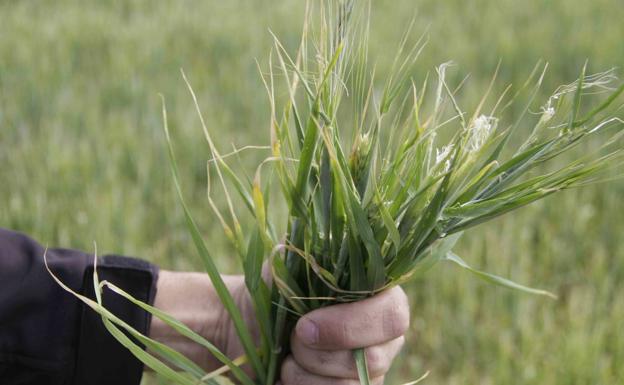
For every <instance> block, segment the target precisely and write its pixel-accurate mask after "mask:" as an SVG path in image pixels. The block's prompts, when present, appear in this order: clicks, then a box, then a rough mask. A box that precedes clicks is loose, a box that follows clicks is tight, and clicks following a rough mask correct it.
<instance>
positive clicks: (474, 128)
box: [81, 1, 624, 385]
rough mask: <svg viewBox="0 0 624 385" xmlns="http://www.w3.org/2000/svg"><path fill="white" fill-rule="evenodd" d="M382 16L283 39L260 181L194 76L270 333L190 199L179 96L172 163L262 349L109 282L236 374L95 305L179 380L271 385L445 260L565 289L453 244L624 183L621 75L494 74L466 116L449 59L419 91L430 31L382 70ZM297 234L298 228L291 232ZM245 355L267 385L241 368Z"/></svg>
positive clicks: (357, 12) (313, 15)
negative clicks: (320, 327) (329, 322)
mask: <svg viewBox="0 0 624 385" xmlns="http://www.w3.org/2000/svg"><path fill="white" fill-rule="evenodd" d="M371 8H372V6H371V5H370V4H366V5H363V4H361V3H360V2H357V3H356V2H349V1H347V2H338V1H329V2H319V3H316V2H315V3H314V4H309V5H308V6H307V8H306V15H305V19H304V26H303V32H302V36H301V40H300V44H299V46H298V48H297V49H296V50H294V51H291V50H289V49H287V48H286V47H285V46H284V45H283V44H282V43H281V41H280V40H279V39H278V38H277V37H275V36H273V39H274V48H273V50H272V52H271V56H270V59H269V64H268V69H264V70H263V69H261V70H260V73H261V76H262V80H263V83H264V86H265V88H266V91H267V94H268V100H269V105H270V121H269V129H268V133H269V138H270V143H269V146H268V148H267V149H265V151H268V152H269V153H268V154H267V156H266V159H265V160H264V161H262V162H261V163H260V165H259V166H258V167H257V169H256V171H255V173H254V174H253V176H247V174H245V173H239V172H237V171H236V169H235V168H234V167H233V166H232V165H231V164H230V162H229V159H230V155H232V154H226V155H223V154H221V152H220V151H219V149H218V148H217V146H216V145H215V143H214V141H213V138H212V135H213V134H214V133H213V132H211V130H210V129H209V122H206V121H205V120H204V117H203V115H202V113H201V110H200V101H199V100H198V99H197V97H196V95H195V93H194V91H193V89H192V87H191V85H190V81H189V80H188V79H187V77H186V75H185V74H184V73H183V74H182V75H183V78H184V81H185V82H186V84H187V86H188V89H189V91H190V94H191V97H192V99H193V102H194V104H195V106H196V108H197V112H198V114H199V117H200V121H201V126H202V129H203V133H204V136H205V139H206V141H207V143H208V148H209V152H210V159H209V161H208V165H207V170H208V179H209V183H210V180H211V179H212V178H211V177H212V176H216V179H217V180H218V183H219V185H220V188H221V189H222V191H224V196H225V200H226V206H227V207H226V209H225V210H221V209H220V206H219V204H217V202H216V201H215V194H216V193H215V192H214V189H212V188H209V194H208V202H209V205H210V207H211V209H212V211H213V213H214V217H215V220H218V221H219V223H220V224H221V226H222V228H223V231H224V234H225V235H226V237H227V238H228V240H229V241H230V242H231V244H232V245H233V247H234V249H235V250H236V253H237V255H238V258H239V259H240V262H241V265H242V266H243V272H244V275H245V283H246V285H247V288H248V290H249V293H250V295H251V299H252V302H253V305H254V310H255V314H256V318H257V321H258V325H259V327H260V340H259V341H254V340H253V338H252V336H251V332H250V331H249V330H248V329H247V327H246V325H245V323H244V322H243V319H242V316H241V314H240V311H239V310H238V309H237V308H236V306H235V304H234V301H233V299H232V297H231V295H230V293H229V292H228V291H227V289H226V287H225V284H224V283H223V281H222V280H221V277H220V275H219V271H218V269H217V267H216V265H215V259H214V256H213V255H212V254H211V253H210V251H209V250H208V248H207V247H206V245H205V244H204V242H203V239H202V235H201V231H200V230H199V229H198V227H197V225H196V224H195V222H194V220H193V217H192V215H191V214H192V213H191V211H190V210H189V208H188V207H187V205H186V203H185V201H184V197H183V191H182V187H181V181H180V178H179V177H178V172H177V167H178V166H177V164H176V158H175V153H174V148H173V143H172V140H171V138H170V136H169V128H168V127H167V115H166V109H165V107H164V98H163V119H164V124H165V133H166V139H167V143H168V145H169V155H170V166H171V170H172V173H173V176H174V178H173V179H174V182H175V186H176V189H177V192H178V193H179V197H180V201H181V203H182V207H183V210H184V214H185V218H186V222H187V224H188V229H189V231H190V234H191V236H192V239H193V242H194V243H195V245H196V247H197V250H198V254H199V256H200V257H201V259H202V261H203V263H204V265H205V268H206V272H207V273H208V275H209V276H210V278H211V280H212V282H213V284H214V286H215V289H216V290H217V292H218V294H219V296H220V299H221V301H222V303H223V305H224V307H225V309H226V310H227V311H228V312H229V314H230V316H231V319H232V321H233V324H234V328H235V329H236V331H237V333H238V336H239V338H240V340H241V343H242V345H243V347H244V349H245V353H246V354H245V356H244V357H243V358H241V359H238V360H232V359H230V358H228V357H226V356H225V355H224V354H223V353H221V352H219V351H218V349H217V348H216V347H215V346H213V345H212V344H211V343H210V342H209V341H206V340H204V339H203V338H202V337H200V336H198V335H196V334H195V333H193V332H192V331H191V330H190V329H189V328H187V327H186V326H185V325H183V324H182V323H180V322H178V321H176V320H175V319H173V318H172V317H171V316H169V315H167V314H164V313H163V312H161V311H159V310H158V309H156V308H154V307H152V306H149V305H147V304H145V303H142V302H140V301H137V300H136V299H134V298H132V297H131V296H129V295H128V294H127V293H125V292H124V291H123V290H122V289H121V288H118V287H116V286H114V285H112V284H110V283H108V282H99V281H98V279H97V275H95V276H94V286H95V287H96V293H100V292H101V290H102V289H103V288H104V287H108V288H109V289H111V290H113V291H115V292H116V293H118V294H120V295H122V296H124V297H126V298H127V299H129V300H130V301H132V302H134V303H135V304H136V305H137V306H140V307H142V308H143V309H145V310H146V311H148V312H150V313H151V314H152V315H153V316H154V317H158V318H160V319H161V320H163V321H164V322H165V323H167V324H168V325H170V326H171V327H173V328H174V329H175V330H176V331H178V332H180V333H181V334H183V335H185V336H187V337H188V338H190V339H191V340H193V341H195V342H197V343H199V344H201V345H202V346H204V347H205V348H206V349H208V350H209V351H210V352H211V353H212V354H214V355H215V356H216V357H217V358H218V359H219V360H220V361H221V362H222V363H223V365H224V369H222V370H219V371H217V372H213V373H205V372H204V371H203V370H202V369H201V368H199V367H198V366H197V365H195V364H194V363H193V362H191V361H190V360H188V359H187V358H185V357H184V356H183V355H181V354H180V353H178V352H176V351H174V350H172V349H171V348H168V347H167V346H165V345H163V344H160V343H158V342H156V341H153V340H151V339H149V338H147V337H146V336H143V335H140V334H139V333H138V332H136V331H135V330H133V329H132V328H131V327H130V326H129V325H127V324H124V323H123V322H122V321H121V320H120V319H118V318H116V317H115V316H114V315H113V314H111V313H110V312H108V311H107V310H106V309H105V308H104V307H103V306H102V304H101V300H100V296H99V295H98V297H97V298H96V301H93V300H89V299H88V298H84V297H81V299H82V300H83V301H84V302H86V303H87V305H88V306H90V307H91V308H93V309H94V310H95V311H97V312H99V313H100V314H101V315H102V318H103V320H104V322H105V325H106V327H107V328H108V330H109V331H110V332H111V333H112V334H113V336H114V337H115V338H117V339H118V340H119V341H120V342H121V343H122V344H124V345H125V346H126V347H128V348H129V349H130V350H131V351H132V352H133V354H135V355H136V356H137V358H139V359H140V360H141V361H142V362H144V363H145V364H146V365H147V366H149V367H150V368H152V369H154V370H155V371H156V372H157V373H159V374H160V375H162V376H163V377H165V378H167V379H168V380H171V381H173V382H174V383H176V384H183V385H187V384H188V385H190V384H198V383H214V381H215V377H216V375H217V374H223V373H224V372H225V371H229V372H231V377H232V378H234V379H235V380H237V381H238V382H240V383H242V384H246V385H252V384H259V385H272V384H274V383H275V381H276V380H277V372H278V369H279V365H280V362H281V360H282V359H283V358H284V357H285V355H286V354H287V353H288V342H289V341H288V336H289V335H290V331H291V330H292V328H293V326H294V324H295V323H296V321H297V319H298V318H299V317H301V316H302V315H304V314H306V313H307V312H309V311H311V310H314V309H317V308H321V307H324V306H330V305H333V304H337V303H343V302H353V301H358V300H361V299H363V298H366V297H369V296H372V295H375V293H378V292H380V291H382V290H385V289H387V288H389V287H392V286H394V285H398V284H401V283H403V282H405V281H406V280H408V279H410V278H413V277H415V276H419V275H422V274H423V273H424V272H426V271H427V270H428V269H429V268H431V267H432V266H434V265H435V264H436V263H438V262H441V261H447V262H452V263H454V264H456V265H457V266H459V267H461V268H463V269H466V270H467V271H469V272H471V273H473V274H475V276H477V277H479V278H481V279H483V280H485V281H487V282H490V283H493V284H496V285H501V286H504V287H507V288H511V289H515V290H519V291H523V292H527V293H532V294H538V295H544V296H547V297H553V298H554V297H555V295H554V294H552V293H550V292H548V291H545V290H539V289H534V288H530V287H527V286H524V285H521V284H519V283H515V282H512V281H510V280H508V279H505V278H502V277H498V276H496V275H493V274H489V273H486V272H483V271H480V270H477V269H475V268H473V267H471V266H470V265H469V264H468V263H467V262H465V261H464V260H463V259H462V258H460V257H459V256H458V255H457V254H456V253H455V252H454V251H453V246H454V245H455V243H456V242H457V240H458V239H459V237H460V236H461V235H462V234H463V232H464V231H466V230H468V229H470V228H471V227H474V226H476V225H479V224H481V223H483V222H486V221H488V220H490V219H493V218H496V217H498V216H500V215H503V214H506V213H508V212H511V211H513V210H515V209H517V208H520V207H522V206H525V205H527V204H529V203H531V202H535V201H537V200H539V199H542V198H545V197H547V196H549V195H551V194H553V193H556V192H559V191H562V190H566V189H570V188H576V187H581V186H584V185H587V184H592V183H598V182H605V181H608V180H610V179H612V178H617V177H619V176H621V170H622V166H623V163H624V152H623V151H622V146H621V137H622V135H624V130H622V126H623V123H624V122H623V121H622V120H621V119H620V118H619V117H618V116H619V115H618V113H620V114H621V111H622V109H621V107H622V104H621V103H622V102H621V100H620V99H619V97H620V96H621V94H622V92H623V91H624V85H618V80H617V78H616V77H615V75H614V71H613V70H609V71H606V72H601V73H597V74H587V73H586V68H587V66H584V67H583V68H582V69H581V72H580V76H579V78H578V79H577V80H576V81H574V82H572V83H570V84H567V85H564V86H561V87H559V88H558V89H556V90H554V92H553V93H552V96H551V97H550V98H548V99H547V100H545V101H543V102H542V103H538V101H536V100H535V98H536V95H537V94H538V90H539V89H540V86H541V83H542V80H543V78H544V76H546V69H547V65H541V66H539V65H538V66H536V67H535V69H534V70H533V72H532V74H531V76H530V77H529V79H528V80H527V82H526V83H525V84H524V85H522V86H521V87H519V89H517V90H513V89H512V88H511V87H508V88H506V89H505V91H504V92H503V93H502V94H500V95H497V96H493V95H491V94H492V92H491V90H492V89H493V85H494V84H495V81H496V75H495V76H494V77H493V79H492V83H491V84H490V86H489V88H488V89H487V90H486V91H485V92H484V95H483V97H482V99H481V100H480V102H479V103H478V105H477V106H476V107H474V108H472V109H471V110H470V111H467V110H465V109H464V108H463V107H462V106H461V105H460V103H459V101H458V100H459V98H458V97H457V95H458V93H459V92H460V91H461V87H466V86H465V85H464V84H463V82H462V84H460V86H451V84H450V83H449V81H447V72H448V71H449V67H450V65H451V64H450V63H444V64H442V65H440V66H439V67H437V68H435V71H434V73H433V74H432V75H431V76H425V77H424V80H421V81H420V82H417V81H416V79H415V78H414V74H413V73H412V72H411V70H412V69H413V64H414V62H415V61H416V60H417V58H418V56H419V55H420V54H421V53H422V51H423V49H424V47H425V45H426V39H425V38H424V37H423V38H421V39H419V40H417V41H416V42H415V43H409V42H410V41H411V39H410V37H411V35H412V32H411V31H412V27H410V28H408V30H407V32H406V33H405V35H404V37H403V38H402V39H401V41H400V42H399V43H398V44H397V50H396V54H395V55H394V60H393V64H392V66H391V69H390V71H389V73H387V74H385V76H383V77H382V76H381V75H379V74H377V73H376V71H375V65H374V64H371V63H370V58H369V57H368V53H367V52H368V50H367V44H368V33H369V20H370V18H369V14H370V12H371ZM514 103H523V105H525V107H524V108H523V109H522V111H523V113H522V114H521V116H516V117H515V118H514V120H512V121H510V119H509V118H508V115H506V114H505V112H506V110H507V109H508V107H509V106H510V105H515V104H514ZM536 106H537V107H536ZM620 116H621V115H620ZM589 142H591V143H600V145H599V146H594V147H593V148H595V147H597V148H598V149H597V150H593V151H591V152H584V153H583V154H582V155H578V153H575V155H576V156H575V157H574V158H571V157H570V156H568V155H566V153H568V152H569V151H571V150H573V149H575V148H576V149H580V148H582V147H581V146H582V145H583V143H589ZM259 148H261V147H259ZM579 152H580V151H579ZM239 153H240V151H235V154H234V155H239ZM209 187H211V186H209ZM276 200H279V201H280V202H282V203H283V204H284V205H285V206H286V207H287V210H288V215H287V216H284V215H274V214H272V212H274V211H272V210H268V205H269V202H272V201H276ZM235 202H242V204H241V205H240V207H242V208H243V210H247V211H248V214H249V215H250V216H251V217H252V218H253V221H252V224H251V225H250V226H243V225H242V224H241V223H242V222H241V221H239V219H238V218H239V216H240V215H241V213H240V212H238V211H239V210H238V207H237V204H236V203H235ZM284 221H286V223H285V224H284V223H283V222H284ZM281 226H285V229H286V230H285V232H280V231H278V230H277V229H278V228H280V227H281ZM263 266H268V268H269V270H270V271H271V280H270V282H267V281H265V280H263V278H262V269H263ZM94 274H96V273H94ZM126 333H129V334H130V335H131V336H133V337H135V338H136V341H135V340H132V339H130V338H128V336H127V335H126ZM137 342H139V343H141V344H143V345H145V346H147V347H148V348H149V350H148V351H147V352H146V351H144V350H143V349H141V347H140V346H139V345H138V344H137ZM353 355H354V360H355V362H356V364H357V368H358V373H359V377H360V381H361V383H362V384H368V383H369V378H368V372H367V365H366V358H365V354H364V352H363V350H362V349H357V350H355V351H354V352H353ZM243 363H245V364H247V365H249V366H250V367H251V368H252V370H253V373H254V375H255V376H253V378H252V377H251V376H249V375H247V374H246V373H245V372H244V371H243V370H241V369H240V365H241V364H243Z"/></svg>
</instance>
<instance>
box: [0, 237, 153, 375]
mask: <svg viewBox="0 0 624 385" xmlns="http://www.w3.org/2000/svg"><path fill="white" fill-rule="evenodd" d="M43 253H44V248H43V247H42V246H41V245H39V244H38V243H36V242H35V241H33V240H32V239H30V238H28V237H27V236H25V235H23V234H19V233H15V232H11V231H8V230H3V229H0V383H1V384H2V385H9V384H24V385H26V384H28V385H39V384H42V385H43V384H45V385H100V384H102V385H103V384H107V385H108V384H115V385H138V384H139V382H140V380H141V375H142V371H143V367H142V364H141V363H140V362H139V361H138V360H137V359H136V358H134V357H133V356H132V355H131V354H130V352H129V351H128V350H126V349H125V348H124V347H123V346H122V345H121V344H119V343H118V342H117V341H116V340H115V339H114V338H113V337H112V336H110V334H109V333H108V331H107V330H106V329H105V328H104V325H103V323H102V321H101V318H100V317H99V316H98V315H97V314H96V313H95V312H94V311H93V310H91V309H89V308H88V307H86V306H83V305H82V303H81V302H79V301H78V300H77V299H76V298H74V297H73V296H72V295H71V294H69V293H67V292H65V291H64V290H63V289H62V288H61V287H60V286H59V285H58V284H57V283H56V282H54V280H53V279H52V277H51V276H50V275H49V273H48V271H47V270H46V268H45V265H44V262H43ZM47 260H48V265H49V266H50V269H51V270H52V271H53V272H54V274H55V275H56V276H57V277H58V278H59V279H60V280H61V281H62V282H64V283H65V284H66V285H68V286H69V287H71V288H72V289H73V290H75V291H77V292H80V293H82V294H84V295H87V296H89V297H91V298H93V293H94V291H93V284H92V282H93V281H92V278H91V274H92V273H93V255H92V254H88V253H83V252H81V251H76V250H65V249H49V250H48V252H47ZM97 268H98V275H99V277H100V279H101V280H108V281H110V282H112V283H114V284H116V285H117V286H119V287H121V288H122V289H124V290H126V291H127V292H128V293H130V294H131V295H132V296H134V297H135V298H137V299H140V300H142V301H145V302H148V303H153V301H154V295H155V287H156V286H155V283H156V280H157V278H158V269H157V268H156V267H155V266H154V265H151V264H149V263H147V262H145V261H141V260H138V259H133V258H125V257H119V256H104V257H101V258H98V267H97ZM103 301H104V305H105V306H106V307H107V308H108V309H109V310H111V311H112V312H113V313H114V314H116V315H117V316H119V317H120V318H122V319H123V320H124V321H126V322H127V323H129V324H130V325H132V326H133V327H134V328H136V329H137V330H139V331H140V332H142V333H147V332H148V329H149V323H150V318H149V315H148V314H147V313H146V312H144V311H141V310H140V309H139V308H138V307H137V306H134V305H132V304H131V303H130V302H129V301H127V300H125V299H123V298H121V297H120V296H118V295H115V294H113V293H112V292H111V291H110V290H105V291H104V296H103Z"/></svg>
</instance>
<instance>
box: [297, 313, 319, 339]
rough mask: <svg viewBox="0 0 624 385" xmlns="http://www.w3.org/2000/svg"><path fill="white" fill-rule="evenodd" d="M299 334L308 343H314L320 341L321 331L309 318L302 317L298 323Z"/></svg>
mask: <svg viewBox="0 0 624 385" xmlns="http://www.w3.org/2000/svg"><path fill="white" fill-rule="evenodd" d="M297 336H299V338H301V340H302V341H303V342H304V343H306V344H308V345H314V344H316V343H317V342H318V338H319V331H318V326H316V324H315V323H314V322H312V321H310V320H309V319H307V318H301V319H300V320H299V322H298V323H297Z"/></svg>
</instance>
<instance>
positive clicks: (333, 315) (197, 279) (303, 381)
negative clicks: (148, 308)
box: [150, 271, 409, 385]
mask: <svg viewBox="0 0 624 385" xmlns="http://www.w3.org/2000/svg"><path fill="white" fill-rule="evenodd" d="M222 278H223V280H224V282H225V284H226V286H227V287H228V289H229V290H230V293H231V294H232V297H233V299H234V301H235V303H236V304H237V306H238V308H239V309H240V310H241V314H242V316H243V319H244V320H245V322H246V324H247V326H248V328H249V330H250V331H251V333H252V335H253V336H254V337H255V338H256V339H258V335H259V329H258V326H257V323H256V320H255V317H254V312H253V306H252V303H251V300H250V297H249V294H248V292H247V289H246V286H245V281H244V277H243V276H240V275H224V276H222ZM157 285H158V286H157V294H156V298H155V303H154V305H155V306H156V307H158V308H160V309H161V310H163V311H165V312H167V313H169V314H171V315H173V316H174V317H175V318H177V319H178V320H180V321H182V322H184V323H185V324H186V325H187V326H189V327H190V328H191V329H192V330H193V331H194V332H196V333H198V334H200V335H201V336H203V337H204V338H206V339H207V340H208V341H210V342H211V343H213V344H214V345H215V346H216V347H217V348H218V349H219V350H221V351H222V352H223V353H224V354H226V355H227V356H228V357H230V358H232V359H233V358H236V357H239V356H241V355H242V354H244V350H243V347H242V345H241V343H240V340H239V339H238V336H237V334H236V331H235V330H234V327H233V324H232V322H231V319H230V317H229V314H228V313H227V311H226V310H225V308H224V307H223V305H222V304H221V302H220V300H219V298H218V296H217V294H216V292H215V290H214V287H213V286H212V283H211V282H210V279H209V277H208V276H207V275H206V274H204V273H188V272H171V271H161V273H160V275H159V279H158V283H157ZM408 325H409V305H408V302H407V297H406V296H405V293H404V292H403V290H402V289H401V288H400V287H395V288H393V289H389V290H387V291H384V292H382V293H379V294H378V295H376V296H374V297H371V298H368V299H365V300H362V301H359V302H354V303H348V304H339V305H334V306H329V307H326V308H322V309H318V310H315V311H312V312H310V313H308V314H306V315H305V316H303V317H302V318H301V319H300V320H299V322H298V323H297V325H296V327H295V330H294V331H293V334H292V338H291V351H292V354H291V355H290V356H288V357H287V358H286V359H285V361H284V363H283V365H282V369H281V382H282V384H284V385H307V384H314V385H324V384H341V385H350V384H354V385H355V384H358V383H359V382H358V380H357V378H358V376H357V371H356V368H355V361H354V359H353V355H352V353H351V349H355V348H365V352H366V356H367V361H368V367H369V371H370V375H371V378H372V381H373V383H374V384H381V383H382V382H383V378H384V375H385V374H386V372H387V371H388V369H389V368H390V365H391V363H392V360H393V359H394V357H395V356H396V355H397V353H398V352H399V350H400V348H401V346H402V345H403V341H404V338H403V334H404V333H405V331H406V330H407V327H408ZM150 337H152V338H154V339H156V340H158V341H160V342H163V343H165V344H167V345H169V346H170V347H172V348H174V349H176V350H178V351H180V352H181V353H182V354H184V355H186V356H187V357H189V358H190V359H192V360H193V361H194V362H196V363H197V364H198V365H200V366H202V367H203V368H204V369H205V370H207V371H211V370H215V369H217V368H219V367H220V366H222V364H221V363H220V362H219V361H217V360H216V359H215V358H214V357H213V356H212V355H211V354H210V353H209V352H208V351H207V350H206V349H205V348H203V347H201V346H200V345H198V344H195V343H192V342H191V341H190V340H189V339H187V338H185V337H182V336H180V335H179V334H178V333H176V332H175V331H174V330H172V329H171V328H169V327H168V326H167V325H166V324H164V323H163V322H162V321H160V320H158V319H157V318H156V317H153V318H152V324H151V330H150ZM244 369H245V370H246V371H247V372H248V373H249V374H252V372H251V370H250V368H249V367H248V366H246V367H244Z"/></svg>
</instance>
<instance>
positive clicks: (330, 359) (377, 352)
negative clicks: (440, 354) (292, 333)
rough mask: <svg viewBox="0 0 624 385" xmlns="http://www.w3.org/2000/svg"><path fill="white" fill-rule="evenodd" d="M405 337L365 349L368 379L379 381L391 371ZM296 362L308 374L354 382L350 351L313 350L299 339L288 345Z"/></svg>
mask: <svg viewBox="0 0 624 385" xmlns="http://www.w3.org/2000/svg"><path fill="white" fill-rule="evenodd" d="M404 340H405V339H404V337H403V336H401V337H399V338H395V339H393V340H390V341H388V342H385V343H383V344H381V345H376V346H370V347H367V348H365V350H364V351H365V353H366V361H367V363H368V370H369V374H370V376H371V377H373V378H375V377H381V376H383V375H385V374H386V372H387V371H388V370H389V369H390V365H391V364H392V360H393V359H394V358H395V357H396V355H397V354H398V353H399V351H400V350H401V347H402V346H403V343H404ZM291 349H292V355H293V358H294V359H295V361H296V362H297V363H298V364H299V365H300V366H301V367H302V368H303V369H305V370H306V371H307V372H309V373H311V374H315V375H319V376H327V377H337V378H347V379H357V378H358V374H357V369H356V367H355V360H354V359H353V353H352V352H351V351H350V350H317V349H312V348H310V347H308V346H306V345H304V344H303V343H301V341H300V340H298V339H293V340H292V342H291Z"/></svg>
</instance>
